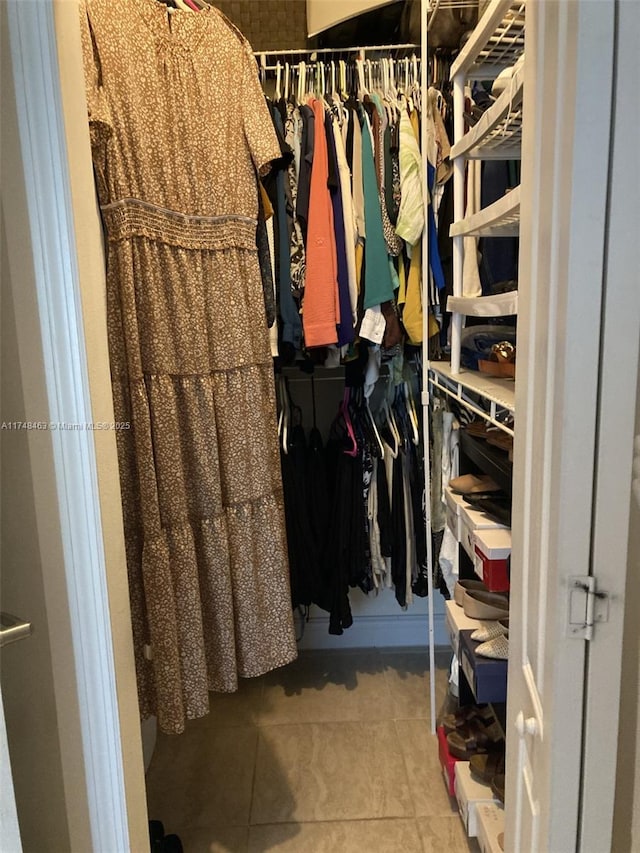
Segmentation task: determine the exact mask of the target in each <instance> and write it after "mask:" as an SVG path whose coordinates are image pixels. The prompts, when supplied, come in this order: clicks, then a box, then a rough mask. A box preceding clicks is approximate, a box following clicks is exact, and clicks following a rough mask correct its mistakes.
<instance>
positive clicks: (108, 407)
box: [3, 0, 148, 851]
mask: <svg viewBox="0 0 640 853" xmlns="http://www.w3.org/2000/svg"><path fill="white" fill-rule="evenodd" d="M71 18H75V24H74V25H73V26H69V25H68V24H69V21H70V19H71ZM5 20H6V23H7V27H8V35H9V42H10V52H11V66H12V71H13V74H12V76H13V80H11V81H6V82H5V81H3V84H4V85H12V86H13V88H14V90H15V105H16V116H15V120H16V123H17V128H16V133H17V135H18V141H17V144H16V149H17V150H16V153H15V156H14V157H12V159H11V161H9V158H7V163H6V164H5V165H7V168H8V169H9V163H10V165H11V166H12V167H13V168H11V175H10V176H7V181H6V182H4V181H3V184H6V185H8V187H5V186H3V195H4V197H3V206H4V210H5V214H6V215H5V221H6V222H7V243H8V253H9V261H10V263H11V264H12V266H13V264H14V263H15V264H16V267H18V266H19V265H20V264H23V265H24V264H25V263H27V264H29V265H30V266H31V267H32V271H33V282H34V290H35V293H34V294H33V301H34V302H35V304H36V306H37V309H36V310H37V315H38V316H37V318H34V317H33V316H31V317H28V316H26V315H25V314H23V316H20V314H19V312H18V311H16V324H17V331H18V341H19V350H20V358H21V362H22V363H23V365H24V367H23V372H24V371H27V373H29V372H30V375H31V377H32V378H33V375H34V371H37V373H36V374H35V375H36V376H37V378H38V380H39V382H40V383H41V384H43V385H44V386H45V388H46V398H47V407H46V408H47V410H46V412H43V411H42V407H41V406H40V408H39V410H36V409H35V404H34V395H33V393H32V390H33V389H30V388H29V384H28V382H26V383H25V409H26V412H27V415H28V414H29V411H30V408H31V411H32V412H33V417H34V420H37V421H39V422H42V421H44V422H45V423H46V422H48V424H50V425H54V426H49V427H48V428H47V429H46V433H47V435H46V442H45V440H44V438H43V440H42V442H41V444H40V446H39V449H40V448H42V447H43V446H46V448H47V450H46V452H47V453H48V459H49V462H50V464H51V465H52V466H53V468H54V471H55V481H56V497H57V502H56V503H55V505H47V506H45V507H43V506H42V505H40V506H39V507H38V510H37V513H38V515H37V517H38V525H39V526H40V525H42V526H43V528H48V529H50V530H51V529H53V530H54V531H56V533H57V535H58V537H59V539H60V541H61V547H62V554H63V563H64V572H63V576H62V577H61V578H58V577H56V578H55V580H54V579H53V578H52V577H50V578H49V579H48V580H49V582H50V584H55V585H56V589H55V590H54V592H55V595H56V596H58V598H59V600H63V601H64V603H65V611H66V612H65V616H66V615H68V623H69V627H70V638H71V646H72V648H71V649H70V648H69V647H68V645H67V646H66V647H64V646H63V645H62V644H61V643H58V644H57V645H56V643H54V644H52V668H53V676H54V683H56V682H58V686H57V688H56V693H57V696H58V699H57V701H58V706H59V707H58V716H59V720H60V747H61V758H62V769H63V776H64V778H65V779H66V778H69V779H71V778H73V777H74V776H75V780H76V783H77V776H78V774H79V773H80V774H81V775H82V777H83V781H84V785H83V787H84V793H85V795H86V796H84V797H82V798H80V799H79V798H76V799H75V800H74V802H73V803H70V802H68V801H67V820H68V824H69V834H70V839H71V842H72V846H74V849H75V848H76V846H77V849H87V834H88V835H89V836H90V839H91V845H92V848H91V849H93V850H118V851H127V850H144V849H145V848H147V847H148V829H147V815H146V804H145V791H144V770H143V762H142V742H141V732H140V724H139V712H138V705H137V692H136V685H135V667H134V663H133V646H132V639H131V622H130V611H129V604H128V586H127V575H126V564H125V560H124V537H123V532H122V517H121V508H120V494H119V486H118V484H117V456H116V445H115V434H114V432H113V431H109V430H107V431H104V432H103V431H97V430H95V431H94V428H91V427H88V426H86V425H91V424H94V425H95V424H98V423H107V424H109V423H113V408H112V403H111V401H110V376H109V371H108V361H107V359H106V325H105V324H104V323H102V322H101V321H100V319H96V316H95V313H96V312H89V311H87V307H88V301H89V295H88V292H87V288H91V287H92V286H93V287H94V288H95V286H96V283H95V282H92V281H87V278H86V277H87V272H88V271H89V278H92V275H91V270H90V267H91V263H92V262H93V263H94V264H95V259H96V257H100V256H101V250H100V249H99V241H100V236H99V235H100V230H99V225H97V224H96V223H97V222H98V221H99V220H98V218H97V214H96V212H95V210H94V211H93V221H92V223H90V224H89V226H88V228H86V227H85V223H84V222H83V221H82V219H81V218H79V217H82V215H83V214H82V212H81V209H80V206H79V205H81V203H82V202H81V200H79V196H78V193H77V190H78V184H77V181H78V169H82V168H85V170H86V169H88V171H89V174H90V175H91V163H90V148H89V145H88V126H87V121H86V105H84V106H83V112H82V115H81V118H80V122H79V129H80V130H79V131H78V132H82V133H84V134H85V136H86V145H85V148H86V152H87V157H88V162H84V163H83V162H82V161H83V158H82V157H80V158H78V157H76V156H75V154H76V152H75V151H74V150H73V149H72V148H70V147H69V146H68V138H67V132H68V130H69V118H70V115H69V112H70V110H72V108H73V105H72V104H70V102H69V97H68V93H67V92H64V91H63V87H62V85H61V72H63V73H64V63H65V62H67V61H68V60H69V57H70V56H71V57H75V62H76V71H77V68H78V67H79V68H81V53H80V51H81V48H80V30H79V25H78V4H77V2H72V3H69V2H64V0H56V2H55V3H51V2H48V0H33V1H32V2H31V3H24V2H20V0H7V3H6V19H5ZM61 21H62V22H64V23H66V24H67V26H66V27H65V28H64V29H63V30H61V29H60V22H61ZM57 26H58V29H57ZM61 32H63V33H64V38H63V39H61V38H60V33H61ZM58 47H60V63H59V57H58ZM78 62H80V64H79V65H78ZM71 88H75V94H76V96H78V95H79V96H80V100H81V101H82V103H83V104H84V91H83V86H82V76H81V75H80V76H79V77H78V75H77V73H76V82H75V87H71ZM3 118H4V117H3ZM77 124H78V123H77V121H76V125H77ZM69 150H71V151H72V153H73V154H74V157H72V158H70V157H69V156H68V154H69ZM84 159H86V158H84ZM9 178H10V180H9ZM74 181H75V190H76V192H74ZM91 186H93V180H92V178H91ZM10 195H11V196H12V197H10ZM18 196H19V197H20V200H21V201H22V199H24V204H25V205H26V211H27V217H28V222H29V228H28V231H29V233H28V234H26V233H24V232H22V233H20V232H19V231H18V228H17V227H16V228H13V227H11V225H10V221H11V213H12V211H11V205H12V204H13V203H14V201H15V198H16V197H18ZM85 196H86V193H85ZM84 203H85V204H86V203H87V199H86V197H85V200H84ZM89 203H90V204H93V198H92V197H90V198H89ZM93 206H94V208H95V205H94V204H93ZM91 235H93V236H91ZM96 237H97V244H96V242H95V240H96ZM91 239H93V240H94V244H93V247H91V246H90V245H89V244H90V242H91ZM96 245H97V246H98V251H97V252H96V249H95V247H96ZM83 250H84V254H83ZM25 252H26V253H27V256H28V257H26V258H25ZM82 275H84V276H85V280H82ZM97 287H98V288H100V279H98V282H97ZM92 297H93V300H94V305H97V304H99V301H100V300H101V299H102V300H103V293H102V294H99V293H96V292H95V290H94V293H93V294H92ZM98 313H100V312H98ZM34 326H35V327H36V329H37V332H36V334H37V336H38V338H39V340H38V341H37V345H36V346H35V347H33V346H32V344H31V343H30V337H29V336H30V335H32V334H33V327H34ZM88 345H89V346H88ZM32 350H37V351H38V353H39V354H40V353H41V354H42V360H41V361H40V362H38V361H37V360H36V358H35V357H34V355H33V354H32V352H31V351H32ZM43 368H44V376H42V371H43ZM25 376H26V374H25ZM32 384H33V383H32ZM101 387H102V389H105V388H106V389H108V391H107V393H106V394H105V393H104V390H103V391H102V393H101V391H100V388H101ZM105 398H106V399H107V400H108V402H107V403H105ZM30 403H31V405H30ZM62 423H64V424H73V425H74V428H72V429H61V428H59V427H58V426H57V425H59V424H62ZM34 475H36V476H37V472H36V471H35V469H34ZM114 476H115V482H116V485H115V488H114ZM53 630H54V631H55V630H56V629H55V627H54V629H53ZM67 639H68V638H67ZM70 672H71V673H72V675H70ZM70 684H72V685H73V687H72V690H69V689H68V687H69V685H70ZM61 685H64V686H65V687H66V688H67V689H66V690H65V689H64V688H63V687H62V686H61ZM18 808H19V804H18ZM81 839H82V841H81Z"/></svg>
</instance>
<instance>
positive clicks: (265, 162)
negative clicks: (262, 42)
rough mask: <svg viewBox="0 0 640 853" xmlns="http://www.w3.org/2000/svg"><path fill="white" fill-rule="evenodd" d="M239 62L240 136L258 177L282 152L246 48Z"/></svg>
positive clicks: (264, 172) (256, 70) (253, 64)
mask: <svg viewBox="0 0 640 853" xmlns="http://www.w3.org/2000/svg"><path fill="white" fill-rule="evenodd" d="M243 64H244V67H243V75H242V76H243V80H242V94H241V103H242V110H243V126H244V135H245V139H246V140H247V145H248V147H249V151H250V153H251V159H252V160H253V164H254V166H255V167H256V170H257V172H258V174H259V175H261V176H262V175H265V174H266V173H267V172H268V171H269V164H270V162H271V161H272V160H277V159H278V158H279V157H280V156H282V152H281V151H280V145H279V144H278V138H277V136H276V132H275V129H274V127H273V122H272V120H271V116H270V115H269V110H268V108H267V104H266V101H265V97H264V93H263V91H262V87H261V86H260V81H259V79H258V68H257V65H256V61H255V59H254V57H253V55H252V54H251V53H250V52H249V51H248V50H245V51H244V56H243Z"/></svg>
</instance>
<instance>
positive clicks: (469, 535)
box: [460, 504, 509, 563]
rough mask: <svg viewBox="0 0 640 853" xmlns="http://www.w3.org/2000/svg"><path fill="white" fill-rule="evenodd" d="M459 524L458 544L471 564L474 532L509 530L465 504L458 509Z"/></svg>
mask: <svg viewBox="0 0 640 853" xmlns="http://www.w3.org/2000/svg"><path fill="white" fill-rule="evenodd" d="M460 524H461V530H460V544H461V545H462V547H463V548H464V550H465V551H466V552H467V555H468V556H469V559H470V560H471V562H472V563H475V554H476V551H475V545H474V541H473V536H474V533H475V532H476V530H509V528H508V527H507V525H506V524H500V522H499V521H494V520H493V519H492V518H489V516H488V515H485V514H484V513H483V512H480V510H477V509H473V508H472V507H470V506H468V505H466V504H464V505H462V506H461V507H460Z"/></svg>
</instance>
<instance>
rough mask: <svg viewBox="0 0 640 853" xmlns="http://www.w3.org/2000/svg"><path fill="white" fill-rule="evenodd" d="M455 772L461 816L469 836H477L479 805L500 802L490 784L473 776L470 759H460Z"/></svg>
mask: <svg viewBox="0 0 640 853" xmlns="http://www.w3.org/2000/svg"><path fill="white" fill-rule="evenodd" d="M454 772H455V783H456V785H455V787H456V800H457V801H458V809H459V811H460V817H461V818H462V822H463V824H464V827H465V829H466V831H467V835H468V836H469V838H475V837H476V836H477V834H478V806H479V805H481V804H486V803H494V804H496V805H499V802H498V800H496V798H495V797H494V796H493V793H492V792H491V787H490V785H487V784H485V783H483V782H478V781H477V780H476V779H474V778H473V776H472V775H471V765H470V764H469V762H468V761H458V762H457V763H456V766H455V768H454Z"/></svg>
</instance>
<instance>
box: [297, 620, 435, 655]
mask: <svg viewBox="0 0 640 853" xmlns="http://www.w3.org/2000/svg"><path fill="white" fill-rule="evenodd" d="M433 625H434V632H435V645H436V646H448V644H449V640H448V637H447V632H446V628H445V617H444V613H436V614H434V619H433ZM298 627H299V626H298ZM428 644H429V629H428V621H427V619H426V617H425V615H424V614H410V613H402V614H399V615H394V616H383V615H371V616H362V615H358V616H357V617H356V618H355V619H354V623H353V625H352V626H351V627H350V628H348V629H347V630H346V631H345V632H344V633H343V634H341V635H340V636H335V635H333V634H329V617H328V616H312V617H311V619H310V620H309V621H308V622H307V623H305V626H304V634H303V636H302V639H301V640H300V642H299V644H298V647H299V648H300V649H354V648H394V647H396V646H404V647H416V648H427V646H428Z"/></svg>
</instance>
